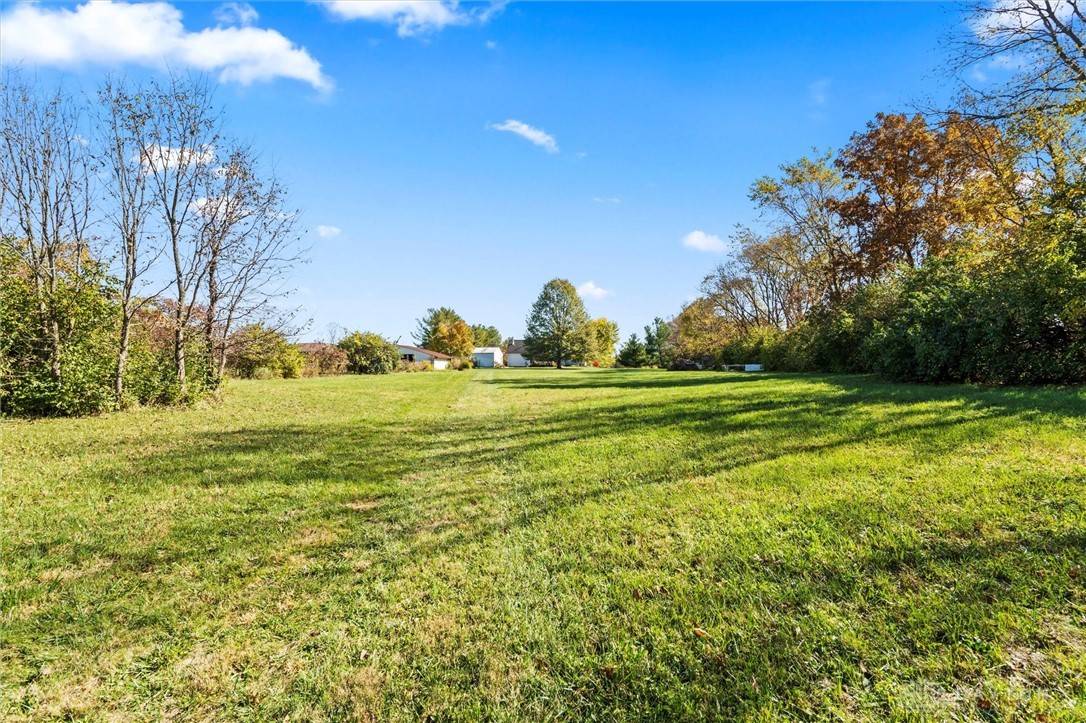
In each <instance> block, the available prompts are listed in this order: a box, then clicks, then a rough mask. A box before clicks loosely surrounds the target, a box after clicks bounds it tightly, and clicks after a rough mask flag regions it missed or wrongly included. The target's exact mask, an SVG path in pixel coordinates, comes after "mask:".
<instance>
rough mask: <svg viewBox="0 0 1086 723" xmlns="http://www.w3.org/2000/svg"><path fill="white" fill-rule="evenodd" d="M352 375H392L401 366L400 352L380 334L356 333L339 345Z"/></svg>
mask: <svg viewBox="0 0 1086 723" xmlns="http://www.w3.org/2000/svg"><path fill="white" fill-rule="evenodd" d="M339 348H340V349H342V350H343V351H344V352H346V354H347V371H348V372H350V373H351V374H390V373H391V372H393V371H395V370H396V369H397V368H398V367H399V364H400V350H399V348H397V346H396V345H395V344H393V343H391V342H389V341H387V340H385V339H384V338H383V337H381V336H380V335H378V334H374V333H371V332H365V333H363V332H360V331H356V332H354V333H353V334H351V335H349V336H348V337H346V338H345V339H344V340H343V341H341V342H340V343H339Z"/></svg>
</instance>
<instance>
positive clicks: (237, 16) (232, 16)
mask: <svg viewBox="0 0 1086 723" xmlns="http://www.w3.org/2000/svg"><path fill="white" fill-rule="evenodd" d="M214 15H215V19H216V20H217V21H219V23H220V24H221V25H252V24H253V23H255V22H256V21H257V19H258V18H259V17H260V15H259V13H257V11H256V8H254V7H253V6H252V5H250V4H249V3H243V2H228V3H223V4H222V5H220V6H219V7H217V8H215V13H214Z"/></svg>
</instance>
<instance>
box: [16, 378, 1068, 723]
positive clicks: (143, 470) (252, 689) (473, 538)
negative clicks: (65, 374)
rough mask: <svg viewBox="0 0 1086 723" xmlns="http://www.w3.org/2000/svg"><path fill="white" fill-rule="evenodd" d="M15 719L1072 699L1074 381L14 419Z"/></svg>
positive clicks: (975, 705)
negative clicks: (1060, 385)
mask: <svg viewBox="0 0 1086 723" xmlns="http://www.w3.org/2000/svg"><path fill="white" fill-rule="evenodd" d="M0 429H2V434H3V438H2V448H3V471H2V488H0V495H2V496H0V502H2V510H0V524H2V530H0V554H2V571H0V574H2V576H3V577H2V594H0V684H2V686H3V688H2V693H0V695H2V703H0V718H2V719H4V720H18V719H21V718H28V719H44V718H50V717H68V718H80V717H84V716H85V717H88V718H91V719H122V720H123V719H140V720H144V719H161V718H166V717H170V718H180V719H190V720H191V719H195V720H222V719H255V720H268V719H276V720H280V719H292V720H299V721H303V720H304V721H309V720H342V719H351V718H359V719H382V720H384V719H397V720H417V719H420V718H426V719H435V720H443V719H464V720H479V719H483V718H487V719H501V720H524V719H529V718H539V719H565V720H585V719H597V720H609V719H656V720H684V719H686V720H689V719H699V718H719V719H732V718H750V719H758V720H785V719H795V718H808V719H810V718H819V719H821V718H831V719H857V720H884V719H894V718H896V719H902V720H905V719H912V720H927V719H935V720H940V719H947V720H973V719H976V720H1018V719H1036V720H1086V392H1084V391H1083V390H979V389H973V388H966V387H920V386H899V385H889V384H883V383H878V382H875V381H872V380H868V379H864V378H856V377H813V376H799V375H796V376H790V375H780V376H778V375H768V374H765V375H762V374H759V375H742V374H720V373H709V372H706V373H688V374H676V373H667V372H653V371H638V370H630V371H620V370H614V371H611V370H567V371H554V370H546V371H543V370H540V371H537V370H504V371H490V370H477V371H474V372H467V373H455V372H447V373H434V374H410V375H394V376H388V377H376V378H359V377H350V378H348V377H344V378H336V379H320V380H296V381H269V382H238V383H234V384H232V385H231V387H230V389H229V392H228V394H227V395H226V398H225V400H224V401H223V402H222V403H219V404H215V405H209V406H205V407H200V408H196V409H190V410H184V411H176V410H154V409H150V410H140V411H136V412H132V413H126V414H117V415H111V416H104V417H98V418H89V419H78V420H45V421H37V422H23V421H6V422H4V423H3V425H2V427H0Z"/></svg>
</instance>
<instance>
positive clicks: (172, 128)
mask: <svg viewBox="0 0 1086 723" xmlns="http://www.w3.org/2000/svg"><path fill="white" fill-rule="evenodd" d="M134 112H136V113H138V114H140V115H141V116H142V117H144V118H146V124H147V126H146V127H147V133H146V135H145V136H143V137H142V138H141V139H140V141H139V145H140V149H139V150H140V156H139V157H140V162H141V163H142V164H143V165H144V168H145V172H146V174H147V184H148V189H149V191H150V193H151V194H152V197H153V198H154V202H155V205H156V207H157V213H158V214H159V217H160V219H159V220H160V221H161V224H162V232H163V236H164V241H165V244H166V249H167V251H166V253H167V254H168V256H169V258H170V260H171V261H172V266H173V269H172V270H173V283H172V285H173V287H174V292H175V295H176V298H175V299H174V304H173V305H172V307H171V312H172V319H173V325H174V367H175V372H176V375H177V382H178V384H179V386H180V389H181V392H182V395H184V394H185V393H187V390H188V387H187V384H188V378H187V368H186V344H187V342H188V328H189V325H190V322H191V321H192V315H193V312H194V310H195V307H196V293H197V290H198V288H199V287H200V285H201V284H202V282H203V281H204V279H205V278H206V275H207V271H208V249H207V248H206V244H205V243H204V241H205V240H206V239H205V235H204V230H203V226H204V221H203V216H202V214H201V213H200V207H201V205H202V204H203V202H204V201H205V199H204V198H203V197H202V195H201V194H202V192H203V191H204V190H205V188H206V186H207V177H208V174H212V173H215V172H216V171H215V168H214V162H215V148H216V144H218V143H219V141H220V138H221V136H220V133H219V122H220V118H219V113H218V111H217V110H216V108H215V105H214V101H213V97H212V92H211V89H210V88H209V87H208V85H207V83H206V81H204V80H200V79H192V78H179V77H176V76H173V77H171V78H170V79H169V81H168V82H166V83H159V82H157V81H151V82H150V83H149V84H148V85H147V86H146V87H145V88H143V89H142V91H141V93H140V94H139V103H138V107H136V108H135V109H134Z"/></svg>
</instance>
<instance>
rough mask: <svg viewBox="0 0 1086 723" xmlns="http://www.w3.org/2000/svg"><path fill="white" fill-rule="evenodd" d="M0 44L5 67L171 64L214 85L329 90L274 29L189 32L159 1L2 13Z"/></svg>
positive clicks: (313, 65) (308, 60) (29, 7)
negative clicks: (286, 83)
mask: <svg viewBox="0 0 1086 723" xmlns="http://www.w3.org/2000/svg"><path fill="white" fill-rule="evenodd" d="M244 7H248V6H242V5H238V10H237V11H235V12H234V14H233V17H234V19H235V20H237V21H239V22H242V21H243V19H244V18H245V17H247V16H246V15H245V12H244ZM249 10H252V9H251V8H249ZM239 12H240V13H241V14H240V15H239V14H238V13H239ZM254 12H255V11H254ZM248 17H253V16H251V15H250V16H248ZM0 47H3V48H4V59H5V61H7V62H16V61H25V62H28V63H38V64H41V65H54V66H61V67H77V66H80V65H83V64H86V63H97V64H101V65H107V66H117V65H121V64H125V63H131V64H133V65H142V66H145V67H151V68H165V67H168V66H175V67H187V68H192V69H195V70H197V71H203V72H217V73H218V77H219V80H220V81H222V82H234V83H240V84H241V85H249V84H251V83H255V82H258V81H270V80H273V79H275V78H291V79H294V80H300V81H302V82H304V83H308V84H310V85H311V86H313V87H314V88H318V89H321V90H327V89H330V88H331V82H330V81H329V80H328V79H327V78H326V77H325V76H324V75H323V74H322V73H321V65H320V63H318V62H317V61H316V60H315V59H314V58H313V57H312V56H311V55H310V54H309V53H308V52H307V51H306V50H305V49H304V48H301V47H298V46H297V45H295V44H294V43H293V42H292V41H291V40H289V39H288V38H286V37H285V36H283V35H282V34H280V33H279V32H278V31H276V30H270V29H262V28H253V27H223V26H219V27H214V28H204V29H203V30H199V31H196V32H190V31H188V30H186V29H185V27H184V25H183V24H182V22H181V11H180V10H178V9H177V8H176V7H174V6H173V5H170V4H169V3H166V2H148V3H125V2H112V1H110V0H102V1H99V2H86V3H84V4H82V5H77V6H76V7H75V8H72V9H67V8H53V7H48V6H46V5H44V4H41V5H39V4H37V3H24V4H19V5H16V6H15V7H14V9H12V10H9V11H8V12H7V13H6V14H5V17H4V23H3V25H2V26H0Z"/></svg>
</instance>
